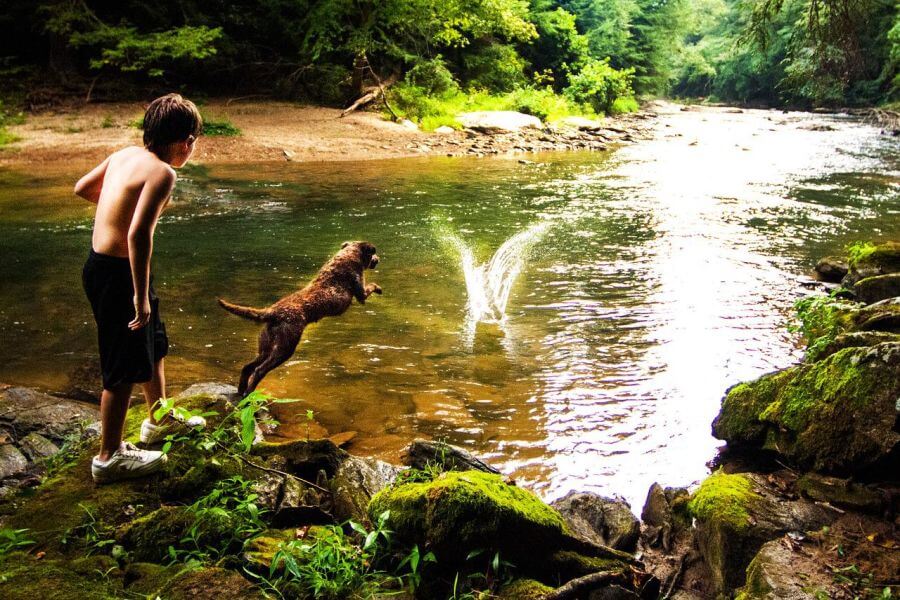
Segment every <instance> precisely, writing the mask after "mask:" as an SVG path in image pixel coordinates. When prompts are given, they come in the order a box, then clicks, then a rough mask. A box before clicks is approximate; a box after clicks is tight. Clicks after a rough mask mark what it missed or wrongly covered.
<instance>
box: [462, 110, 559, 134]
mask: <svg viewBox="0 0 900 600" xmlns="http://www.w3.org/2000/svg"><path fill="white" fill-rule="evenodd" d="M456 120H457V121H459V122H460V124H461V125H462V126H463V127H465V128H467V129H472V130H474V131H478V132H481V133H510V132H516V131H520V130H522V129H540V128H541V127H543V123H541V120H540V119H538V118H537V117H535V116H532V115H526V114H524V113H520V112H515V111H512V110H482V111H476V112H465V113H460V114H458V115H456Z"/></svg>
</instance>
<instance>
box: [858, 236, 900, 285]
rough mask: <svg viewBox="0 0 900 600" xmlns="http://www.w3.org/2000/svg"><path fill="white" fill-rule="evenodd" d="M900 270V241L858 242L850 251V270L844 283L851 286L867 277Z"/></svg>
mask: <svg viewBox="0 0 900 600" xmlns="http://www.w3.org/2000/svg"><path fill="white" fill-rule="evenodd" d="M897 272H900V242H885V243H883V244H878V245H875V244H857V245H856V246H854V247H853V248H851V251H850V261H849V272H848V273H847V276H846V277H845V278H844V285H845V286H848V287H849V286H851V285H853V284H855V283H856V282H857V281H859V280H861V279H865V278H866V277H876V276H878V275H887V274H888V273H897Z"/></svg>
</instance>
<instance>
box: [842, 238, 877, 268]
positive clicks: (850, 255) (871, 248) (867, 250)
mask: <svg viewBox="0 0 900 600" xmlns="http://www.w3.org/2000/svg"><path fill="white" fill-rule="evenodd" d="M875 249H876V246H875V244H873V243H872V242H853V243H852V244H850V245H848V246H847V262H848V264H849V265H850V266H851V267H855V266H856V265H857V264H858V263H859V262H860V261H864V260H866V259H867V258H869V257H870V256H872V254H873V253H874V252H875Z"/></svg>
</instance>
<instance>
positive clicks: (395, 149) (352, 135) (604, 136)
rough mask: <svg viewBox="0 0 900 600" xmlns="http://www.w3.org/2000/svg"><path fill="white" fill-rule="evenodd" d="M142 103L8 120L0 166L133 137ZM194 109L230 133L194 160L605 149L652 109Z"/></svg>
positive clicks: (633, 134) (81, 157)
mask: <svg viewBox="0 0 900 600" xmlns="http://www.w3.org/2000/svg"><path fill="white" fill-rule="evenodd" d="M143 110H144V107H143V104H141V103H138V102H117V103H104V104H86V105H83V106H81V107H78V108H69V107H67V108H62V109H56V110H47V111H42V112H38V113H33V114H28V115H26V117H25V119H24V122H23V123H20V124H16V125H11V126H9V127H8V131H9V133H10V134H12V135H13V136H15V137H16V138H18V141H16V142H13V143H11V144H9V145H7V146H5V147H3V148H2V149H0V166H3V167H13V168H23V167H26V166H28V165H31V164H42V163H53V162H59V161H85V162H90V161H98V160H101V159H103V158H104V157H105V156H106V155H108V154H109V153H110V152H112V151H114V150H116V149H118V148H121V147H123V146H127V145H129V144H140V143H141V132H140V130H139V129H138V128H136V127H135V126H134V123H135V122H136V121H138V120H140V118H141V116H142V114H143ZM201 110H202V111H203V113H204V115H205V116H206V117H207V118H209V119H214V120H217V121H227V122H229V123H231V124H233V125H234V126H235V127H237V128H238V129H239V130H240V134H239V135H236V136H205V137H204V138H203V140H202V142H201V143H200V144H199V146H198V150H197V153H196V155H195V157H194V162H197V163H200V164H216V163H241V162H247V163H250V162H266V161H296V162H324V161H358V160H372V159H385V158H403V157H410V156H423V155H438V156H444V155H451V156H458V155H467V154H469V155H484V154H499V153H507V152H514V153H524V152H533V151H547V150H561V149H585V148H592V149H604V148H606V147H607V146H608V145H609V144H611V143H627V142H628V141H631V140H633V139H637V138H638V137H641V136H643V135H646V134H647V132H648V124H647V122H648V120H649V119H651V118H652V115H653V112H654V109H653V108H652V107H650V108H649V109H648V110H645V111H642V112H639V113H633V114H630V115H624V116H621V117H616V118H607V119H602V120H598V121H589V120H586V119H573V120H571V121H570V122H568V123H558V124H556V125H551V126H549V127H546V128H543V127H542V128H534V127H532V128H527V127H526V128H524V129H520V130H519V131H516V132H497V131H494V132H489V133H487V134H485V130H479V129H477V128H469V129H465V130H459V131H446V130H443V131H441V132H425V131H421V130H419V129H418V128H416V127H415V125H414V124H412V123H411V122H408V121H407V122H405V123H404V124H401V123H395V122H393V121H389V120H387V119H385V118H383V116H382V115H381V114H380V113H377V112H366V111H358V112H353V113H350V114H348V115H346V116H344V117H341V116H340V115H341V111H340V110H339V109H333V108H325V107H320V106H305V105H299V104H293V103H289V102H268V101H267V102H260V101H234V102H232V101H230V100H225V99H221V100H210V101H209V102H206V103H204V104H203V105H202V107H201Z"/></svg>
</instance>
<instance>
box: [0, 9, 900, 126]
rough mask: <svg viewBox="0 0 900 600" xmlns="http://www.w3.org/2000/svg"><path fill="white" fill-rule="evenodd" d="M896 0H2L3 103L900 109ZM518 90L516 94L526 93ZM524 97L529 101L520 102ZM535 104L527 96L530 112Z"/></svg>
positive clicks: (899, 37)
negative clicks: (258, 100)
mask: <svg viewBox="0 0 900 600" xmlns="http://www.w3.org/2000/svg"><path fill="white" fill-rule="evenodd" d="M898 7H900V4H898V3H897V2H896V0H183V1H175V0H154V1H152V2H151V1H149V0H5V2H4V3H3V8H0V30H2V31H3V32H4V35H3V36H0V78H2V80H3V82H4V88H5V90H6V92H7V94H11V93H14V92H15V90H19V92H20V93H21V94H30V95H31V96H32V97H35V98H37V99H38V100H39V97H40V95H41V94H42V93H45V94H52V93H54V90H55V91H59V90H63V91H68V92H70V93H72V92H78V93H84V94H91V95H92V96H93V97H99V98H111V97H124V96H129V95H133V94H135V93H138V92H140V93H147V92H148V91H150V90H155V89H158V90H169V89H172V88H178V89H184V90H186V91H187V92H189V93H190V92H194V93H201V94H202V93H206V94H232V95H250V94H255V93H265V94H268V95H276V96H279V97H284V98H293V99H303V100H311V101H316V102H323V103H328V104H335V105H346V104H347V103H349V102H351V101H352V100H353V99H355V98H357V97H359V96H360V95H361V94H363V93H365V91H366V90H367V89H372V87H373V86H380V85H390V84H394V85H396V93H397V94H399V95H400V97H401V98H405V99H406V100H407V103H408V104H409V103H410V102H413V103H414V102H415V101H423V102H424V100H423V99H427V98H434V97H443V98H445V99H446V98H450V97H451V96H453V95H454V94H456V95H458V94H471V93H475V92H478V93H487V94H513V93H516V94H519V96H520V97H521V98H525V99H526V100H527V98H528V93H530V92H531V91H535V90H536V91H538V92H540V93H552V94H555V95H557V96H560V97H563V98H566V99H568V101H571V102H574V103H579V104H581V105H583V106H587V107H590V108H592V109H593V110H595V111H596V112H616V111H617V110H627V109H628V108H629V107H630V106H631V103H632V102H633V100H632V97H633V96H634V95H637V96H659V95H667V94H675V95H684V96H711V97H714V98H717V99H721V100H725V101H729V100H731V101H733V100H738V101H763V102H767V103H772V104H779V103H800V104H846V103H876V102H885V101H890V100H896V99H897V96H898V88H900V77H898V70H900V20H898ZM523 94H524V95H523ZM523 102H525V101H524V100H523ZM526 103H527V102H526Z"/></svg>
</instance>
